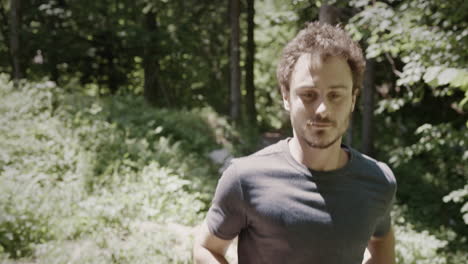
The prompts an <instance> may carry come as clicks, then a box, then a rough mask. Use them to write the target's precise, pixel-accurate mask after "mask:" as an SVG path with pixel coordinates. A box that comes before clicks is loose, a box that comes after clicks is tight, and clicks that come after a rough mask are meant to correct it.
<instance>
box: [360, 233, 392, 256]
mask: <svg viewBox="0 0 468 264" xmlns="http://www.w3.org/2000/svg"><path fill="white" fill-rule="evenodd" d="M362 263H363V264H395V235H394V233H393V229H391V228H390V230H389V231H388V232H387V234H386V235H384V236H383V237H372V238H371V239H370V240H369V242H368V243H367V249H366V252H365V253H364V261H363V262H362Z"/></svg>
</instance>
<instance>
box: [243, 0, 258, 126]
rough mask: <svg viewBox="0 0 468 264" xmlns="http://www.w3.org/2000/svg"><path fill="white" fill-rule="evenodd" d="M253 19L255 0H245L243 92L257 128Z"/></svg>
mask: <svg viewBox="0 0 468 264" xmlns="http://www.w3.org/2000/svg"><path fill="white" fill-rule="evenodd" d="M254 17H255V0H247V47H246V62H245V90H246V100H245V104H246V108H247V116H248V118H249V121H250V124H251V125H252V126H254V127H256V126H257V109H256V107H255V84H254V62H255V39H254V28H255V23H254Z"/></svg>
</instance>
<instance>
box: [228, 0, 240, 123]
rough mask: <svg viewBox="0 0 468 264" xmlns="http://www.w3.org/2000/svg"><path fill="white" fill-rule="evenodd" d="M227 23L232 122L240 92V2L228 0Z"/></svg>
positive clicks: (237, 118)
mask: <svg viewBox="0 0 468 264" xmlns="http://www.w3.org/2000/svg"><path fill="white" fill-rule="evenodd" d="M229 4H230V6H229V7H230V9H229V17H230V19H229V23H230V27H231V41H230V72H231V74H230V85H229V88H230V117H231V119H232V120H233V121H238V120H239V118H240V109H241V102H240V100H241V91H240V66H239V59H240V49H239V13H240V0H230V1H229Z"/></svg>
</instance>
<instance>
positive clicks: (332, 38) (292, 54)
mask: <svg viewBox="0 0 468 264" xmlns="http://www.w3.org/2000/svg"><path fill="white" fill-rule="evenodd" d="M304 53H310V54H313V55H315V54H317V55H319V56H320V59H321V60H322V61H323V60H324V59H326V58H327V57H329V56H340V57H342V58H344V59H345V60H346V61H347V62H348V65H349V67H350V68H351V73H352V77H353V93H359V90H360V89H361V85H362V80H363V76H364V69H365V67H366V61H365V59H364V57H363V55H362V50H361V48H360V46H359V44H358V43H356V42H355V41H353V40H352V39H351V37H350V36H349V35H348V34H347V33H346V32H345V31H344V30H343V29H342V28H340V27H338V26H336V27H335V26H332V25H329V24H325V23H320V22H312V23H308V24H306V27H305V28H304V29H302V30H301V31H299V33H298V34H297V36H296V37H295V38H294V39H292V40H291V41H290V42H289V43H288V44H287V45H286V46H285V47H284V49H283V52H282V55H281V58H280V61H279V64H278V68H277V71H276V76H277V78H278V82H279V85H280V89H281V92H285V91H289V82H290V78H291V72H292V71H293V68H294V65H295V64H296V61H297V60H298V58H299V57H300V56H301V55H302V54H304Z"/></svg>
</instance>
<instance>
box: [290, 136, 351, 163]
mask: <svg viewBox="0 0 468 264" xmlns="http://www.w3.org/2000/svg"><path fill="white" fill-rule="evenodd" d="M289 150H290V152H291V155H292V156H293V157H294V159H295V160H296V161H297V162H299V163H302V164H304V165H305V166H307V167H308V168H309V169H313V170H316V171H331V170H336V169H339V168H342V167H344V166H345V165H346V163H347V162H348V160H349V158H348V154H347V153H346V151H345V150H343V149H342V148H341V139H340V140H338V141H336V142H335V143H334V144H333V145H331V146H330V147H328V148H326V149H319V148H311V147H310V146H309V145H307V143H306V142H301V140H299V139H298V138H297V137H293V138H292V139H291V140H290V141H289Z"/></svg>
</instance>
